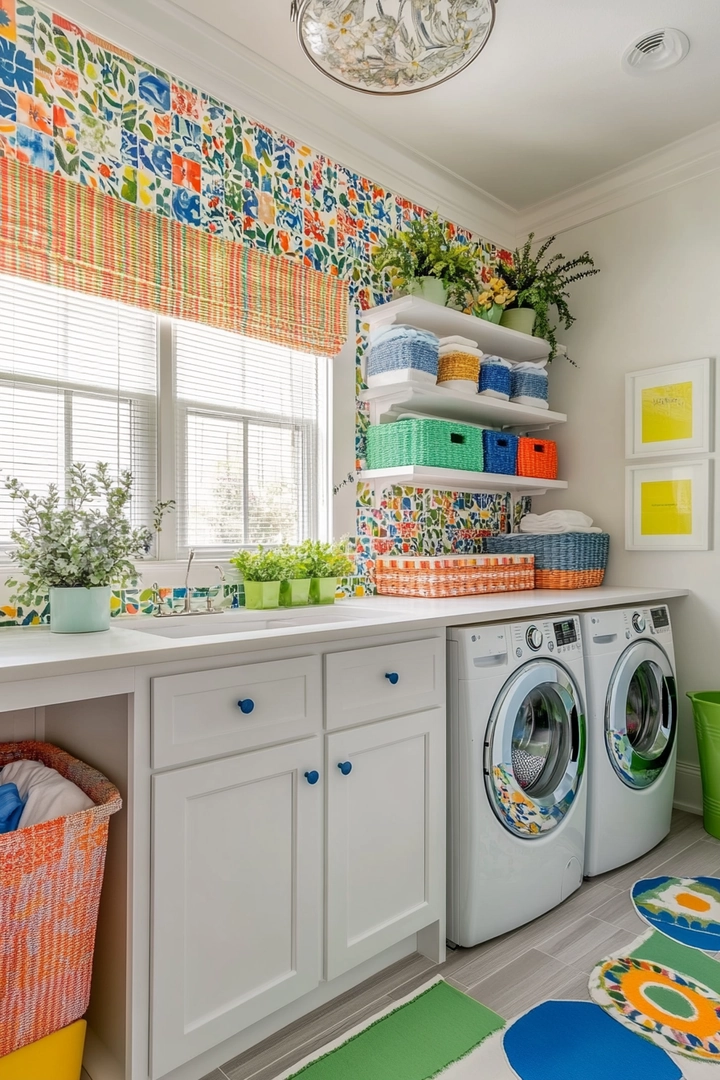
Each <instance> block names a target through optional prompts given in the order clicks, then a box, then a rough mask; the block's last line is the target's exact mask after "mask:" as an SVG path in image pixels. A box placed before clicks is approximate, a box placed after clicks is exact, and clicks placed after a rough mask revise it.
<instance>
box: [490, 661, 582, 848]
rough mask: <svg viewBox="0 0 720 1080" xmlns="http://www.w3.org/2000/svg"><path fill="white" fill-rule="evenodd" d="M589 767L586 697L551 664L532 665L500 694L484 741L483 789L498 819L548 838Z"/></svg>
mask: <svg viewBox="0 0 720 1080" xmlns="http://www.w3.org/2000/svg"><path fill="white" fill-rule="evenodd" d="M584 769H585V717H584V715H583V705H582V696H581V694H580V690H579V689H578V686H577V684H576V682H575V680H574V679H573V677H572V676H571V675H570V673H569V672H568V671H567V670H566V669H565V668H564V667H562V665H560V664H557V663H555V662H554V661H552V660H541V659H538V660H532V661H531V662H530V663H528V664H525V665H524V666H523V667H521V668H519V669H518V670H517V671H516V672H515V673H514V675H512V676H511V677H510V679H508V681H507V682H506V683H505V686H504V687H503V688H502V690H501V692H500V694H499V695H498V698H497V700H496V702H495V705H494V707H493V710H492V713H491V714H490V721H489V723H488V728H487V733H486V736H485V754H484V773H485V786H486V789H487V793H488V798H489V800H490V805H491V806H492V808H493V811H494V812H495V814H496V816H497V817H498V819H499V820H500V821H501V822H502V824H503V825H504V826H505V828H506V829H508V831H509V832H511V833H514V834H515V835H516V836H520V837H523V838H524V839H533V838H535V837H538V836H544V835H547V833H549V832H551V831H552V830H553V829H556V828H557V827H558V825H560V823H561V822H562V821H563V819H564V818H565V815H566V814H567V813H568V811H569V810H570V807H571V806H572V804H573V802H574V801H575V799H576V797H577V794H578V791H579V789H580V784H581V783H582V777H583V772H584Z"/></svg>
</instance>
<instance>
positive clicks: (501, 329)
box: [361, 296, 550, 362]
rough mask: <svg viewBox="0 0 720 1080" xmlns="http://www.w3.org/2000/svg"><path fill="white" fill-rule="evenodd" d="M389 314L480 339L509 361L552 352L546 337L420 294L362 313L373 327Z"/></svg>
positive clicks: (490, 350)
mask: <svg viewBox="0 0 720 1080" xmlns="http://www.w3.org/2000/svg"><path fill="white" fill-rule="evenodd" d="M389 316H393V317H394V318H393V321H394V322H399V323H409V324H410V325H411V326H417V327H419V329H421V330H430V331H431V332H432V333H433V334H437V336H438V337H449V336H450V335H451V334H460V335H461V337H466V338H470V339H471V340H472V341H477V343H478V345H479V347H480V349H481V350H482V351H483V352H484V353H487V354H488V355H491V356H502V357H504V358H505V359H506V360H516V361H518V362H520V361H525V362H531V361H538V360H545V359H546V358H547V357H549V355H550V346H549V345H548V343H547V341H545V340H544V339H543V338H537V337H531V336H530V334H520V333H518V331H517V330H509V329H508V327H507V326H496V325H495V323H490V322H486V321H485V320H484V319H478V318H477V317H476V316H475V315H464V314H463V312H462V311H455V309H454V308H448V307H442V306H441V305H440V304H431V303H430V302H429V301H428V300H421V299H420V298H419V297H417V296H401V297H400V298H399V299H398V300H391V301H390V302H389V303H387V304H379V305H378V306H377V307H374V308H370V309H369V310H368V311H363V312H361V319H362V321H363V322H367V323H369V324H370V326H371V327H372V326H373V325H374V324H376V323H378V322H386V321H387V320H388V317H389Z"/></svg>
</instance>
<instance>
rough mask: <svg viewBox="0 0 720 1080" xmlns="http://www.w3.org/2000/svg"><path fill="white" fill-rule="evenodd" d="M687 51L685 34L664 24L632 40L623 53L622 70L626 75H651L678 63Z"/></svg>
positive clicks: (688, 47)
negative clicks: (660, 27) (659, 28)
mask: <svg viewBox="0 0 720 1080" xmlns="http://www.w3.org/2000/svg"><path fill="white" fill-rule="evenodd" d="M689 52H690V41H689V40H688V37H687V34H683V32H682V30H674V29H673V28H672V27H671V26H665V27H663V28H662V29H661V30H653V31H652V33H650V34H643V35H642V37H639V38H637V39H636V40H635V41H633V43H632V45H630V46H629V47H628V48H627V49H626V50H625V53H624V54H623V58H622V66H623V71H626V72H627V73H628V75H651V74H652V73H653V72H655V71H664V70H665V68H669V67H674V66H675V64H679V63H680V61H681V60H684V59H685V57H686V56H687V54H688V53H689Z"/></svg>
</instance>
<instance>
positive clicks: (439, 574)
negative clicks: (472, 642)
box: [375, 554, 535, 597]
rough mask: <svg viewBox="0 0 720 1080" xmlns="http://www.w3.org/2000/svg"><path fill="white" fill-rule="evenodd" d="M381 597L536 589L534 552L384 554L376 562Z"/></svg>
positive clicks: (455, 594)
mask: <svg viewBox="0 0 720 1080" xmlns="http://www.w3.org/2000/svg"><path fill="white" fill-rule="evenodd" d="M375 585H376V588H377V591H378V593H380V595H381V596H428V597H436V596H476V595H477V594H478V593H496V592H516V591H520V590H522V589H534V588H535V557H534V555H502V554H498V555H421V556H409V557H407V558H406V557H404V556H402V555H387V556H385V555H383V556H381V557H379V558H378V559H377V560H376V563H375Z"/></svg>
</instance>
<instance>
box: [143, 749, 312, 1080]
mask: <svg viewBox="0 0 720 1080" xmlns="http://www.w3.org/2000/svg"><path fill="white" fill-rule="evenodd" d="M314 770H316V771H317V774H318V775H317V776H316V772H315V771H314ZM321 770H322V766H321V739H320V737H319V736H315V737H314V738H309V739H303V740H301V741H298V742H294V743H290V744H286V745H282V746H275V747H272V748H270V749H266V750H258V751H253V752H250V753H245V754H238V755H235V756H233V757H227V758H223V759H221V760H219V761H211V762H207V763H205V764H200V765H194V766H190V767H186V768H182V769H175V770H173V771H171V772H167V773H163V774H160V775H156V776H155V777H154V778H153V814H154V835H153V847H154V854H153V928H152V938H153V948H152V1049H151V1060H152V1070H151V1071H152V1076H153V1077H160V1076H163V1075H164V1074H165V1073H167V1072H169V1071H170V1070H171V1069H173V1068H175V1067H176V1066H178V1065H180V1064H182V1063H183V1062H186V1061H189V1060H190V1059H191V1058H193V1057H195V1056H196V1055H198V1054H201V1053H202V1052H203V1051H205V1050H208V1049H209V1048H211V1047H213V1046H216V1045H217V1044H218V1043H220V1042H222V1041H223V1040H224V1039H227V1038H229V1037H230V1036H232V1035H234V1034H235V1033H236V1032H238V1031H240V1030H242V1029H244V1028H246V1027H248V1026H249V1025H251V1024H253V1023H255V1022H256V1021H258V1020H260V1019H262V1018H263V1017H265V1016H267V1015H268V1014H269V1013H272V1012H274V1011H275V1010H276V1009H280V1008H282V1006H284V1005H287V1004H288V1003H289V1002H291V1001H294V1000H295V999H296V998H299V997H301V996H302V995H303V994H306V993H307V992H308V991H310V990H312V989H313V988H314V987H315V986H317V984H318V982H319V980H320V976H321V955H320V940H319V939H320V910H321V903H322V880H323V871H322V813H323V783H322V778H321V777H320V776H319V773H320V772H321ZM306 773H308V774H309V776H308V777H306V776H305V774H306Z"/></svg>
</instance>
